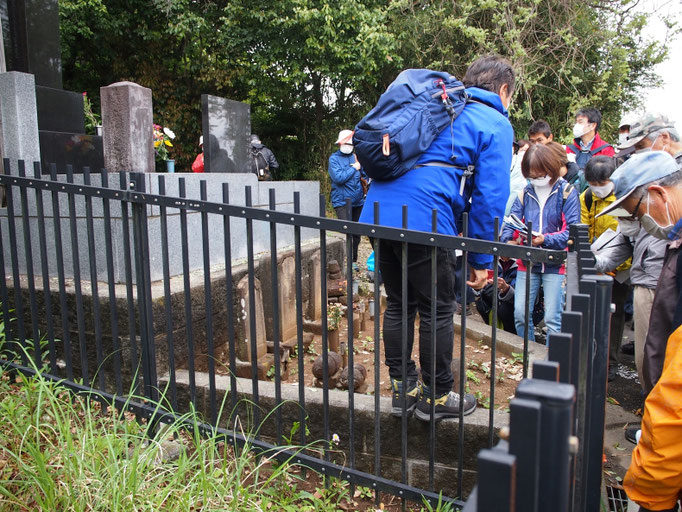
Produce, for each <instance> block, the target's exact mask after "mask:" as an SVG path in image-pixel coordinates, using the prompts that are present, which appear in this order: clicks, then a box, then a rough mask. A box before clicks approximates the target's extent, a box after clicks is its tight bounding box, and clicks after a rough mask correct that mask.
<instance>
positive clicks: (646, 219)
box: [639, 197, 675, 240]
mask: <svg viewBox="0 0 682 512" xmlns="http://www.w3.org/2000/svg"><path fill="white" fill-rule="evenodd" d="M650 204H651V200H650V197H647V201H646V214H645V215H642V218H641V219H639V221H640V222H641V223H642V227H643V228H644V229H645V230H646V232H647V233H649V234H650V235H651V236H655V237H656V238H660V239H661V240H668V235H669V234H670V232H671V231H672V230H673V227H674V225H675V224H674V223H673V221H672V219H671V218H670V210H669V209H668V203H667V202H666V203H665V214H666V216H667V217H668V224H667V225H665V226H661V225H660V224H659V223H658V222H656V221H655V220H654V218H653V217H652V216H651V215H650V214H649V205H650Z"/></svg>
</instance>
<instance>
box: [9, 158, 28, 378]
mask: <svg viewBox="0 0 682 512" xmlns="http://www.w3.org/2000/svg"><path fill="white" fill-rule="evenodd" d="M4 166H5V174H7V175H9V174H10V173H11V171H10V165H9V159H8V158H5V159H4ZM5 201H6V203H7V231H8V232H9V249H10V259H11V261H12V281H13V285H14V312H15V314H16V317H17V334H18V338H19V339H18V342H19V346H20V350H19V352H20V355H21V362H22V364H23V365H24V366H26V364H27V362H28V359H27V357H26V353H25V351H24V350H23V349H24V347H25V346H26V326H25V324H24V300H23V297H22V295H21V280H20V278H19V254H18V253H17V247H18V245H17V230H16V216H15V215H14V208H15V206H14V194H13V189H12V185H11V184H8V185H7V186H6V187H5ZM11 325H12V323H11V322H9V321H8V322H6V324H5V327H6V328H7V327H11ZM7 334H8V335H9V336H11V331H10V330H8V333H7Z"/></svg>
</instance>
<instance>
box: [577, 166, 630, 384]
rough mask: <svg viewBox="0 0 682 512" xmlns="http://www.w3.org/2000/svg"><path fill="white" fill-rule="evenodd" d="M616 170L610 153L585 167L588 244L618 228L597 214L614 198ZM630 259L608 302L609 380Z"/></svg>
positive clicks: (621, 269)
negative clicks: (611, 311) (612, 309)
mask: <svg viewBox="0 0 682 512" xmlns="http://www.w3.org/2000/svg"><path fill="white" fill-rule="evenodd" d="M615 170H616V161H615V160H614V159H613V158H611V157H610V156H595V157H594V158H592V159H591V160H590V161H589V162H587V165H586V166H585V180H586V181H587V184H588V185H589V188H588V189H587V190H585V192H583V193H582V195H581V196H580V220H581V221H582V223H583V224H587V226H588V236H589V239H590V243H593V242H595V241H596V240H597V239H598V238H599V237H601V236H602V235H603V234H604V233H605V232H607V231H608V230H610V231H611V232H612V234H613V236H615V235H616V231H617V229H618V220H617V219H616V218H615V217H612V216H611V215H600V216H599V217H597V216H598V215H599V213H600V212H601V211H602V210H603V209H604V208H607V207H608V206H609V205H610V204H611V203H613V202H614V201H615V200H616V196H615V195H614V193H613V189H614V186H613V182H612V181H610V179H611V174H612V173H613V171H615ZM631 265H632V258H628V259H627V260H626V261H625V262H624V263H622V264H621V265H620V266H618V268H617V269H616V272H615V273H614V274H615V275H614V280H613V288H612V291H611V302H612V303H613V304H614V305H615V306H616V311H615V313H614V314H613V315H611V335H610V338H609V381H612V380H613V379H615V378H616V373H617V371H618V352H619V351H620V344H621V341H622V339H623V331H624V330H625V301H626V300H627V298H628V294H629V293H630V284H629V275H630V267H631Z"/></svg>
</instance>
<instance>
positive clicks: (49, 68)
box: [0, 0, 104, 172]
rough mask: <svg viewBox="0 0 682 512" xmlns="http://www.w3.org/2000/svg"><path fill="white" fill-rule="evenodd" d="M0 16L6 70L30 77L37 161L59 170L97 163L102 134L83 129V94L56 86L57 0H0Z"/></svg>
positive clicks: (59, 68) (58, 53) (58, 71)
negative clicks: (35, 113) (35, 112)
mask: <svg viewBox="0 0 682 512" xmlns="http://www.w3.org/2000/svg"><path fill="white" fill-rule="evenodd" d="M0 19H1V21H2V23H3V25H4V26H6V27H7V28H8V33H4V34H3V35H4V42H5V45H4V47H5V49H6V50H7V56H6V60H7V69H8V70H10V71H22V72H24V73H30V74H32V75H34V76H35V83H36V106H37V109H38V130H39V139H40V159H41V161H42V162H43V164H44V165H49V164H53V163H54V164H56V165H57V170H58V171H59V172H64V171H65V169H66V165H67V164H68V165H72V166H73V168H74V170H75V171H76V172H82V169H83V167H90V168H91V169H93V170H95V169H99V168H101V167H103V166H104V152H103V146H102V137H99V136H95V135H85V133H84V132H85V118H84V114H83V96H82V95H81V94H79V93H75V92H70V91H64V90H63V89H62V63H61V44H60V37H59V4H58V0H0ZM3 28H4V27H3ZM3 32H5V31H4V30H3Z"/></svg>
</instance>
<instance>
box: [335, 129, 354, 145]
mask: <svg viewBox="0 0 682 512" xmlns="http://www.w3.org/2000/svg"><path fill="white" fill-rule="evenodd" d="M334 144H353V130H341V131H340V132H339V138H338V139H336V142H335V143H334Z"/></svg>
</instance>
